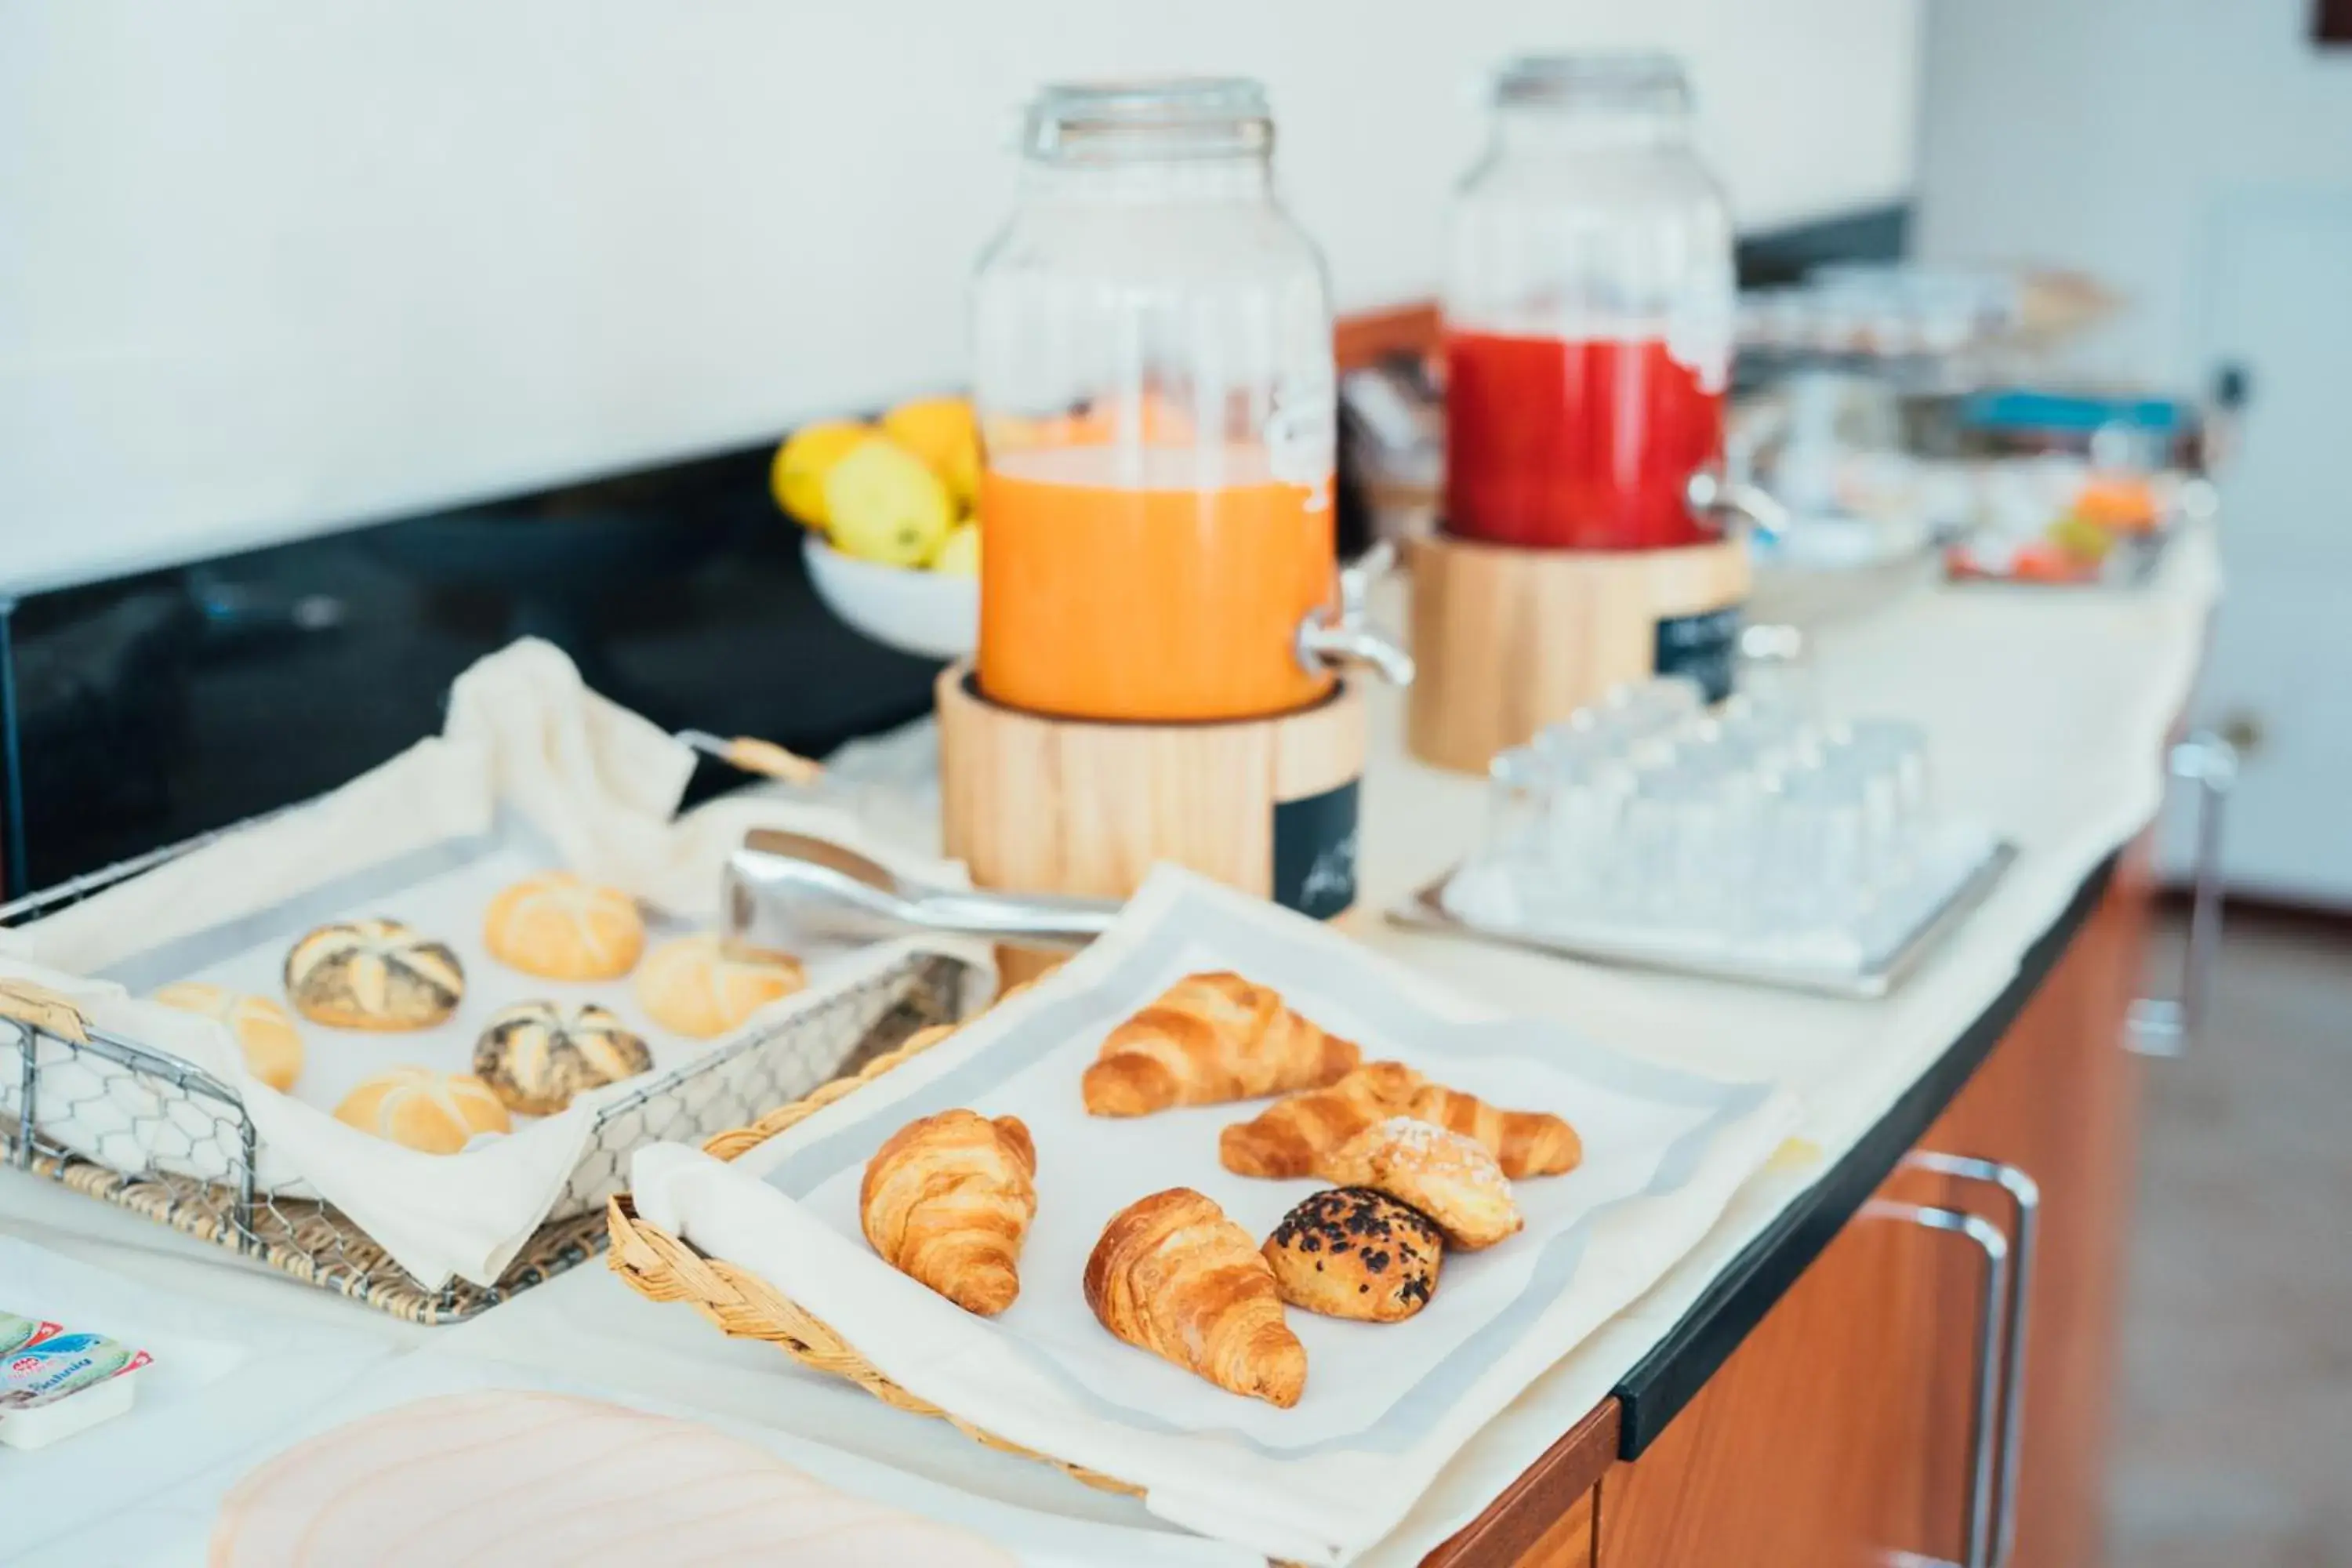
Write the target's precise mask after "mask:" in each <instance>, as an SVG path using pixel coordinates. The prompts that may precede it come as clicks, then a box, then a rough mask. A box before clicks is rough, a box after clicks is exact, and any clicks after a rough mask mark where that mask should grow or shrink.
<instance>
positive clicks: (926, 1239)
mask: <svg viewBox="0 0 2352 1568" xmlns="http://www.w3.org/2000/svg"><path fill="white" fill-rule="evenodd" d="M1036 1175H1037V1148H1036V1145H1035V1144H1034V1143H1032V1142H1030V1141H1029V1129H1028V1128H1027V1127H1026V1126H1025V1125H1024V1124H1023V1122H1022V1121H1021V1119H1020V1118H1019V1117H1017V1116H1000V1117H998V1118H997V1119H996V1120H995V1121H990V1120H989V1119H988V1118H987V1117H985V1116H982V1115H980V1114H979V1113H978V1112H976V1111H971V1110H942V1111H940V1113H939V1114H938V1115H936V1116H926V1117H924V1118H922V1119H921V1120H920V1121H909V1122H908V1123H907V1125H906V1126H904V1127H901V1128H899V1129H898V1131H896V1132H893V1133H892V1134H890V1136H889V1137H888V1138H887V1140H885V1141H884V1142H883V1144H882V1147H881V1148H879V1149H877V1150H876V1151H875V1152H874V1158H873V1159H871V1160H869V1161H867V1162H866V1181H865V1184H863V1185H862V1186H860V1187H859V1188H858V1190H857V1214H858V1223H859V1224H860V1225H861V1226H864V1227H865V1230H866V1240H867V1241H869V1242H872V1243H873V1244H874V1250H875V1251H877V1252H878V1253H880V1254H881V1255H882V1261H883V1262H885V1263H887V1264H888V1265H889V1266H890V1267H891V1268H896V1269H898V1271H899V1272H900V1273H902V1274H905V1275H908V1277H910V1278H912V1279H918V1280H920V1281H921V1282H922V1283H923V1284H926V1285H928V1286H929V1287H930V1288H931V1289H934V1290H937V1291H938V1292H939V1293H940V1295H942V1296H945V1297H946V1298H947V1299H948V1300H950V1301H953V1302H954V1303H955V1304H956V1305H957V1306H959V1307H961V1308H962V1309H963V1310H965V1311H967V1312H977V1313H979V1314H980V1315H981V1316H982V1317H983V1318H992V1317H994V1316H996V1314H997V1313H999V1312H1002V1311H1003V1310H1004V1309H1005V1308H1007V1307H1010V1306H1011V1305H1013V1298H1014V1297H1016V1296H1018V1295H1020V1294H1021V1243H1022V1242H1023V1241H1024V1239H1025V1238H1026V1237H1028V1235H1029V1222H1030V1221H1031V1220H1033V1219H1034V1218H1036V1216H1037V1183H1036Z"/></svg>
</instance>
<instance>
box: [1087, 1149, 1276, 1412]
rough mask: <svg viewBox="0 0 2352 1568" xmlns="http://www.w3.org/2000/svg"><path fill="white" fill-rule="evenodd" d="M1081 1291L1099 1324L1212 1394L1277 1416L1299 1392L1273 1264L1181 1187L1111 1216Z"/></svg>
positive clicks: (1235, 1228)
mask: <svg viewBox="0 0 2352 1568" xmlns="http://www.w3.org/2000/svg"><path fill="white" fill-rule="evenodd" d="M1086 1291H1087V1306H1089V1307H1091V1308H1093V1309H1094V1313H1095V1317H1096V1318H1097V1320H1099V1321H1101V1323H1102V1326H1103V1327H1104V1328H1106V1329H1108V1330H1109V1331H1111V1332H1112V1333H1114V1334H1117V1335H1118V1337H1119V1338H1120V1339H1123V1340H1125V1341H1126V1342H1128V1343H1129V1344H1131V1345H1140V1346H1141V1347H1142V1348H1143V1349H1145V1350H1148V1351H1150V1352H1151V1353H1152V1354H1154V1355H1157V1356H1162V1357H1165V1358H1166V1359H1167V1360H1169V1361H1171V1362H1174V1363H1176V1364H1177V1365H1178V1366H1181V1367H1182V1368H1183V1369H1184V1370H1185V1371H1187V1372H1193V1373H1200V1374H1201V1375H1202V1377H1205V1378H1207V1379H1208V1380H1209V1381H1210V1382H1211V1383H1213V1384H1216V1385H1217V1386H1218V1387H1219V1388H1222V1389H1225V1390H1227V1391H1229V1392H1231V1393H1234V1394H1248V1395H1249V1396H1250V1397H1251V1398H1253V1399H1263V1400H1265V1401H1266V1402H1267V1403H1268V1404H1270V1405H1281V1406H1282V1407H1283V1408H1284V1409H1288V1408H1289V1407H1290V1406H1292V1405H1296V1404H1297V1403H1298V1396H1299V1395H1300V1394H1303V1393H1305V1392H1306V1389H1307V1347H1306V1346H1305V1345H1302V1344H1300V1343H1299V1342H1298V1336H1297V1334H1294V1333H1292V1332H1291V1331H1290V1325H1289V1324H1287V1323H1286V1322H1284V1321H1283V1318H1282V1295H1281V1292H1280V1291H1279V1290H1278V1289H1276V1286H1275V1282H1274V1267H1273V1265H1271V1264H1269V1263H1268V1262H1266V1260H1265V1254H1264V1253H1262V1252H1260V1251H1259V1250H1258V1248H1257V1244H1256V1242H1255V1241H1253V1240H1252V1239H1251V1238H1250V1234H1249V1232H1247V1231H1245V1230H1244V1229H1243V1228H1242V1227H1241V1226H1237V1225H1235V1224H1234V1222H1233V1221H1232V1220H1230V1219H1227V1218H1226V1217H1225V1211H1224V1210H1223V1209H1221V1208H1219V1207H1218V1206H1217V1205H1215V1204H1214V1203H1213V1202H1212V1201H1211V1200H1209V1199H1208V1198H1205V1197H1203V1196H1202V1195H1201V1194H1199V1193H1196V1192H1194V1191H1193V1190H1192V1188H1190V1187H1171V1188H1169V1189H1168V1190H1167V1191H1166V1192H1164V1193H1154V1194H1151V1195H1150V1197H1148V1198H1139V1199H1137V1200H1136V1201H1135V1202H1134V1203H1131V1204H1129V1205H1127V1207H1125V1208H1123V1209H1121V1210H1119V1211H1118V1213H1117V1214H1115V1215H1111V1218H1110V1223H1109V1224H1108V1225H1107V1226H1104V1227H1103V1233H1102V1238H1101V1239H1100V1240H1099V1241H1097V1242H1096V1243H1095V1249H1094V1253H1093V1255H1092V1256H1091V1257H1089V1258H1087V1273H1086Z"/></svg>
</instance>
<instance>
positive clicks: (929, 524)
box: [824, 436, 955, 566]
mask: <svg viewBox="0 0 2352 1568" xmlns="http://www.w3.org/2000/svg"><path fill="white" fill-rule="evenodd" d="M824 513H825V517H826V518H827V520H828V526H827V528H826V531H827V532H828V533H829V534H830V535H831V536H832V539H833V544H834V548H835V549H836V550H838V551H840V552H842V553H843V554H845V555H854V556H856V557H857V559H859V560H860V561H878V562H881V563H884V564H885V565H889V566H919V565H921V564H922V563H924V562H926V561H928V560H929V559H930V558H931V556H932V554H933V553H934V552H936V551H937V550H938V549H939V547H940V543H941V542H943V541H944V540H945V539H946V538H947V536H948V531H949V530H950V528H952V527H954V526H955V502H954V501H952V500H950V499H949V498H948V488H947V486H946V485H945V484H944V483H942V482H941V481H940V477H939V476H938V475H937V474H935V473H933V472H931V470H930V469H929V468H925V467H924V466H923V460H922V459H921V458H918V457H916V456H915V455H914V454H913V453H912V452H909V451H908V450H907V449H906V448H905V447H901V446H899V445H898V443H897V442H896V441H893V440H891V439H889V438H888V437H882V436H868V437H866V439H864V440H863V441H860V442H859V443H858V444H857V445H856V446H855V447H851V448H850V450H849V455H848V456H846V457H845V458H842V459H841V460H840V461H838V462H836V463H835V464H834V465H833V467H832V468H828V469H826V470H825V476H824Z"/></svg>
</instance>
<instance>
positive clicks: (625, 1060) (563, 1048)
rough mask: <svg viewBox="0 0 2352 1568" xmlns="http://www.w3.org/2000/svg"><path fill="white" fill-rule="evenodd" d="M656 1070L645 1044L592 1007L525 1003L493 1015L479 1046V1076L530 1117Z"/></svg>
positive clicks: (476, 1046) (476, 1048)
mask: <svg viewBox="0 0 2352 1568" xmlns="http://www.w3.org/2000/svg"><path fill="white" fill-rule="evenodd" d="M653 1065H654V1056H653V1053H652V1052H651V1051H649V1050H647V1049H646V1043H645V1041H643V1040H641V1039H639V1038H638V1037H636V1036H635V1035H633V1034H631V1033H630V1032H629V1030H628V1029H627V1028H626V1027H625V1026H624V1025H623V1024H622V1023H621V1020H620V1019H618V1018H616V1017H614V1016H613V1015H612V1014H610V1013H608V1012H606V1011H605V1010H604V1008H602V1007H598V1006H595V1005H589V1006H585V1007H572V1008H564V1007H560V1006H558V1005H555V1004H554V1003H552V1002H518V1003H516V1004H515V1005H513V1006H511V1007H507V1008H502V1009H500V1010H499V1012H498V1013H497V1014H496V1015H495V1016H492V1017H491V1019H490V1023H489V1027H488V1028H486V1029H484V1030H483V1031H482V1037H481V1038H480V1039H478V1040H477V1041H476V1042H475V1043H474V1076H475V1077H476V1078H478V1079H481V1080H482V1081H483V1082H484V1083H486V1084H488V1085H489V1086H490V1092H491V1093H492V1094H495V1095H497V1096H498V1097H499V1100H500V1102H501V1103H503V1104H504V1105H505V1106H506V1108H507V1109H508V1110H520V1111H521V1112H522V1113H523V1114H525V1115H526V1116H552V1115H554V1114H555V1113H556V1112H557V1111H559V1110H562V1109H563V1108H564V1107H565V1106H567V1105H570V1104H571V1103H572V1096H574V1095H576V1094H581V1093H583V1092H585V1091H586V1090H588V1089H602V1088H603V1087H604V1085H606V1084H608V1083H618V1082H619V1081H620V1080H621V1079H625V1078H635V1076H636V1075H637V1074H639V1073H641V1072H644V1071H645V1070H646V1069H647V1068H650V1067H652V1066H653Z"/></svg>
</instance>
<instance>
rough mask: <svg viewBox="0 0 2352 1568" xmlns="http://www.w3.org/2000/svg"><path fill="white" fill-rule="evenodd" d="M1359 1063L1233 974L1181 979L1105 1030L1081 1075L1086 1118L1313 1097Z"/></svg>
mask: <svg viewBox="0 0 2352 1568" xmlns="http://www.w3.org/2000/svg"><path fill="white" fill-rule="evenodd" d="M1362 1058H1363V1052H1361V1051H1360V1050H1359V1049H1357V1048H1356V1047H1355V1045H1354V1044H1353V1042H1351V1041H1348V1040H1343V1039H1340V1038H1339V1037H1338V1036H1336V1035H1330V1034H1327V1033H1325V1032H1324V1031H1323V1030H1322V1029H1321V1028H1320V1027H1319V1026H1317V1025H1315V1024H1313V1023H1311V1022H1309V1021H1308V1020H1307V1019H1305V1018H1302V1017H1300V1016H1298V1015H1297V1014H1296V1013H1294V1012H1292V1011H1291V1010H1290V1009H1289V1008H1288V1007H1286V1006H1285V1005H1283V1002H1282V994H1281V993H1280V992H1278V991H1276V990H1274V989H1273V988H1272V987H1270V986H1265V985H1255V984H1251V983H1250V982H1249V981H1246V980H1244V979H1243V978H1242V977H1241V976H1240V975H1238V974H1232V973H1222V972H1221V973H1214V974H1188V975H1186V976H1185V977H1184V978H1183V979H1181V980H1179V981H1178V982H1177V983H1176V984H1173V985H1171V986H1170V987H1169V988H1168V989H1167V990H1165V991H1163V992H1161V993H1160V995H1159V997H1158V999H1157V1000H1155V1001H1153V1002H1152V1004H1151V1005H1150V1006H1148V1007H1146V1008H1144V1009H1143V1010H1142V1011H1141V1012H1139V1013H1138V1014H1136V1015H1135V1016H1133V1017H1131V1018H1129V1019H1128V1020H1127V1022H1125V1023H1123V1024H1121V1025H1120V1026H1118V1028H1116V1029H1113V1030H1112V1031H1111V1032H1110V1035H1109V1037H1108V1038H1107V1039H1105V1040H1104V1041H1103V1043H1102V1051H1101V1053H1100V1058H1099V1059H1098V1060H1097V1061H1096V1062H1095V1063H1094V1064H1093V1065H1092V1066H1090V1067H1088V1068H1087V1073H1086V1082H1085V1093H1086V1102H1087V1110H1088V1111H1089V1112H1091V1113H1092V1114H1094V1115H1096V1116H1144V1115H1148V1114H1150V1112H1152V1111H1155V1110H1167V1109H1168V1108H1169V1107H1170V1106H1171V1105H1213V1104H1217V1103H1219V1102H1221V1101H1224V1100H1254V1099H1256V1098H1257V1097H1259V1096H1261V1095H1268V1094H1286V1093H1288V1092H1289V1091H1291V1090H1293V1089H1320V1088H1321V1087H1323V1086H1324V1085H1325V1084H1328V1083H1330V1082H1332V1081H1334V1080H1335V1079H1339V1077H1341V1076H1342V1075H1343V1074H1345V1073H1347V1072H1348V1071H1349V1070H1350V1069H1351V1068H1354V1067H1355V1065H1356V1064H1357V1062H1359V1061H1360V1060H1361V1059H1362Z"/></svg>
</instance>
